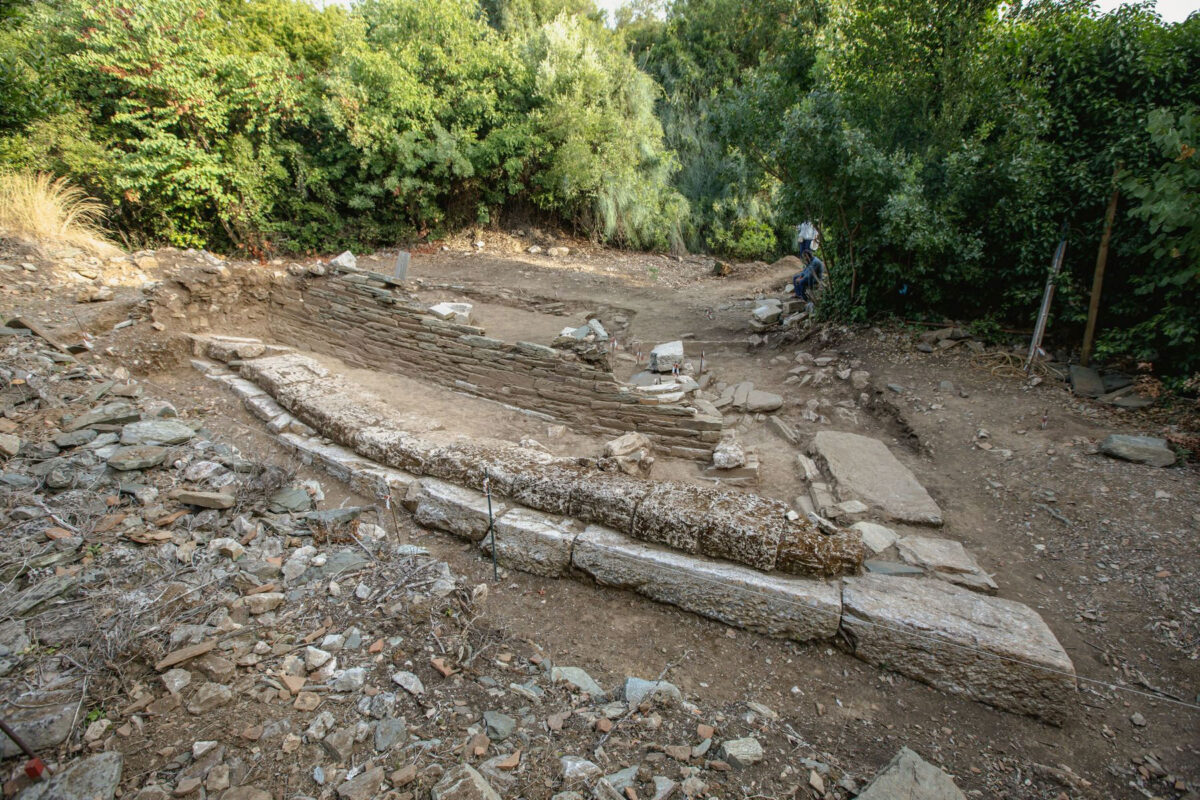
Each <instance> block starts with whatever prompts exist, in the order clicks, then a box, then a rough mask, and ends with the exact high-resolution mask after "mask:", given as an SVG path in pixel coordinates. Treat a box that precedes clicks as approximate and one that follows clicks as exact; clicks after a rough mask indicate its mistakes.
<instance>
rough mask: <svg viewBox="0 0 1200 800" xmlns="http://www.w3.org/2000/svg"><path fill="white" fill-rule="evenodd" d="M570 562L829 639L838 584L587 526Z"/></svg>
mask: <svg viewBox="0 0 1200 800" xmlns="http://www.w3.org/2000/svg"><path fill="white" fill-rule="evenodd" d="M572 561H573V563H574V564H575V566H576V567H578V568H579V569H581V570H583V571H584V572H586V573H587V574H589V575H591V576H592V577H593V578H595V580H596V581H597V582H599V583H602V584H606V585H609V586H617V587H621V588H624V589H630V590H632V591H635V592H638V593H639V594H642V595H644V596H646V597H649V598H651V599H653V600H657V601H659V602H662V603H670V604H672V605H675V606H678V607H680V608H683V609H686V610H688V611H692V612H694V613H696V614H700V615H701V616H705V617H709V618H710V619H715V620H718V621H720V622H724V623H725V624H727V625H734V626H736V627H740V628H746V629H748V630H754V631H758V632H760V633H766V634H769V635H771V636H778V637H781V638H788V639H794V640H796V641H807V640H809V639H821V638H827V637H831V636H833V635H834V634H835V633H836V632H837V628H838V616H839V613H840V611H841V597H840V592H839V590H838V587H837V585H836V584H830V583H826V582H824V581H815V580H804V579H801V578H788V577H781V576H774V575H764V574H763V573H761V572H758V571H756V570H752V569H748V568H745V567H738V566H733V565H731V564H725V563H720V562H716V561H711V560H709V559H705V558H698V557H694V556H687V555H684V554H682V553H677V552H673V551H671V550H666V549H663V548H659V547H654V546H651V545H647V544H644V543H641V542H637V541H634V540H632V539H630V538H628V537H626V536H623V535H621V534H619V533H617V532H616V531H612V530H609V529H606V528H601V527H598V526H594V525H593V526H589V527H588V528H587V530H585V531H584V532H583V533H582V534H580V536H579V538H578V539H576V540H575V549H574V553H573V555H572Z"/></svg>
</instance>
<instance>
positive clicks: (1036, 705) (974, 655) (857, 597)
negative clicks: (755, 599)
mask: <svg viewBox="0 0 1200 800" xmlns="http://www.w3.org/2000/svg"><path fill="white" fill-rule="evenodd" d="M842 586H843V589H842V601H843V613H842V632H843V633H844V634H845V636H846V637H847V639H848V640H849V641H850V642H851V643H852V648H853V651H854V654H855V655H856V656H858V657H859V658H861V659H863V660H864V661H866V662H868V663H871V664H875V665H877V666H880V667H885V668H887V669H892V670H895V671H896V672H899V673H901V674H904V675H907V676H909V677H910V678H913V679H915V680H918V681H921V682H923V683H927V684H929V685H930V686H934V687H936V688H938V689H942V690H943V691H947V692H951V693H953V694H962V695H965V696H967V697H970V698H971V699H973V700H978V701H980V702H983V703H987V704H989V705H993V706H996V707H997V708H1002V709H1005V710H1007V711H1015V712H1018V713H1022V714H1029V715H1031V716H1035V717H1041V718H1043V719H1046V720H1048V721H1050V722H1058V721H1060V720H1061V719H1062V718H1063V717H1064V716H1065V712H1066V706H1067V704H1068V703H1070V702H1071V701H1072V697H1073V695H1074V691H1075V667H1074V665H1073V664H1072V663H1071V659H1070V658H1069V657H1068V656H1067V653H1066V651H1064V650H1063V648H1062V645H1060V644H1059V643H1058V640H1057V639H1056V638H1055V637H1054V634H1053V633H1051V631H1050V628H1049V627H1047V625H1046V623H1045V622H1044V621H1043V620H1042V618H1041V617H1040V616H1038V614H1037V613H1036V612H1035V611H1034V610H1033V609H1031V608H1029V607H1028V606H1025V605H1022V604H1021V603H1017V602H1014V601H1012V600H1004V599H1002V598H998V597H987V596H984V595H980V594H977V593H975V592H972V591H970V590H967V589H962V588H959V587H957V586H952V585H950V584H948V583H945V582H943V581H937V580H925V579H914V578H896V577H887V576H882V575H863V576H861V577H854V578H844V579H843V581H842Z"/></svg>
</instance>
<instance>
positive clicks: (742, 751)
mask: <svg viewBox="0 0 1200 800" xmlns="http://www.w3.org/2000/svg"><path fill="white" fill-rule="evenodd" d="M721 757H722V758H724V759H725V760H726V761H728V762H729V763H730V764H733V765H734V766H735V767H748V766H750V765H752V764H757V763H758V762H759V761H762V760H763V749H762V745H761V744H759V743H758V739H755V738H753V737H749V736H748V737H746V738H745V739H729V740H728V741H725V742H722V744H721Z"/></svg>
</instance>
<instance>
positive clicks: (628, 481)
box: [569, 473, 653, 533]
mask: <svg viewBox="0 0 1200 800" xmlns="http://www.w3.org/2000/svg"><path fill="white" fill-rule="evenodd" d="M652 487H653V484H651V483H649V482H647V481H643V480H638V479H636V478H630V477H626V476H624V475H615V474H614V475H609V474H602V473H601V474H597V473H591V474H587V475H582V476H580V478H579V480H577V481H575V485H574V486H572V487H571V505H570V508H569V513H570V515H571V516H572V517H576V518H578V519H581V520H583V521H584V522H590V523H594V524H596V525H603V526H605V527H607V528H613V529H615V530H618V531H621V532H622V533H629V532H631V531H632V530H633V514H634V511H636V510H637V507H638V504H639V503H641V501H642V499H643V498H644V497H645V496H646V495H648V494H649V493H650V490H651V488H652Z"/></svg>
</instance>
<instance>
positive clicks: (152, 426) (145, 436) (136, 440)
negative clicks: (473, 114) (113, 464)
mask: <svg viewBox="0 0 1200 800" xmlns="http://www.w3.org/2000/svg"><path fill="white" fill-rule="evenodd" d="M195 435H196V433H195V431H193V430H192V429H191V428H189V427H188V426H187V425H184V424H183V423H182V422H175V421H173V420H166V419H162V420H158V419H154V420H145V421H143V422H131V423H129V424H128V425H126V426H125V427H124V428H122V429H121V444H123V445H143V444H183V443H184V442H186V441H187V440H189V439H191V438H192V437H193V436H195Z"/></svg>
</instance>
